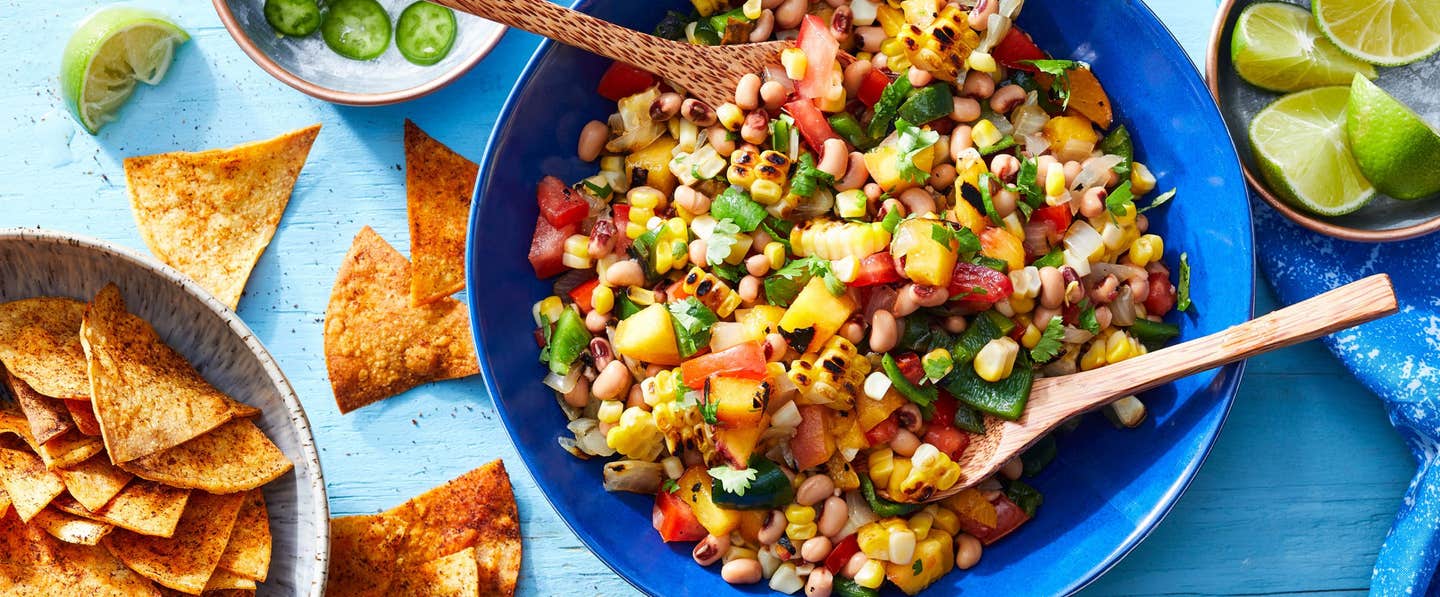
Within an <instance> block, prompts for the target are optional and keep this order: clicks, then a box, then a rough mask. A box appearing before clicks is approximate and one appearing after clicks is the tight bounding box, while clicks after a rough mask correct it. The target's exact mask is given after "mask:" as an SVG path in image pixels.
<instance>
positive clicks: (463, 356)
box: [325, 226, 480, 413]
mask: <svg viewBox="0 0 1440 597" xmlns="http://www.w3.org/2000/svg"><path fill="white" fill-rule="evenodd" d="M409 285H410V263H409V262H407V261H405V257H404V256H402V255H401V254H400V253H399V252H397V251H396V250H395V248H394V247H392V246H390V244H389V243H386V242H385V240H384V239H382V238H380V236H379V235H378V234H376V233H375V231H374V230H371V229H370V227H369V226H366V227H365V228H363V229H361V230H360V233H359V234H357V235H355V242H354V243H353V244H352V245H351V246H350V253H349V254H347V255H346V256H345V262H344V263H343V264H341V266H340V273H339V274H338V275H337V276H336V279H335V287H334V289H332V290H331V291H330V304H329V305H328V306H327V307H326V308H325V365H326V368H327V369H328V370H329V373H330V387H331V389H333V390H334V392H335V402H336V404H337V405H338V406H339V407H340V412H341V413H347V412H350V411H352V410H355V409H357V408H360V407H362V406H365V405H367V404H370V403H372V402H375V401H377V400H382V399H384V398H387V397H390V396H394V395H396V394H399V393H401V392H404V391H405V390H408V389H410V388H413V387H415V386H418V385H420V384H423V383H428V382H432V381H440V380H443V379H454V378H457V377H465V376H469V375H474V374H476V373H478V372H479V371H480V366H479V363H478V362H477V361H476V357H475V345H474V342H473V341H472V340H471V336H470V316H469V314H468V313H466V311H465V306H464V305H462V304H461V303H460V302H459V301H457V300H455V299H452V298H448V297H447V298H442V299H439V300H437V301H435V302H433V303H430V304H428V305H422V306H419V307H413V306H411V305H410V299H409V296H408V292H407V291H406V289H408V288H409Z"/></svg>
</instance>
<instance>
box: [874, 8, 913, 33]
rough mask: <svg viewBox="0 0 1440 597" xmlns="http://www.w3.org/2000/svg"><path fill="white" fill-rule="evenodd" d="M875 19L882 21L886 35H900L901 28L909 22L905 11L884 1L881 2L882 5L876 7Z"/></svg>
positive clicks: (882, 27)
mask: <svg viewBox="0 0 1440 597" xmlns="http://www.w3.org/2000/svg"><path fill="white" fill-rule="evenodd" d="M875 19H876V20H877V21H880V29H882V30H884V31H885V37H895V36H896V35H899V34H900V28H901V27H904V26H906V25H908V24H909V23H906V22H905V13H903V12H901V11H900V9H898V8H895V7H893V6H890V5H888V4H884V3H880V6H878V7H876V9H875Z"/></svg>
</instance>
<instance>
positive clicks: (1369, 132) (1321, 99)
mask: <svg viewBox="0 0 1440 597" xmlns="http://www.w3.org/2000/svg"><path fill="white" fill-rule="evenodd" d="M1391 4H1393V5H1395V6H1393V8H1394V10H1379V9H1378V8H1377V6H1376V4H1375V3H1374V2H1372V1H1371V0H1312V1H1310V2H1305V1H1302V0H1285V1H1255V0H1225V2H1223V3H1222V5H1221V9H1220V13H1219V15H1220V16H1219V17H1218V19H1217V21H1216V23H1215V29H1214V32H1213V34H1212V36H1211V40H1210V51H1209V60H1208V64H1207V69H1206V71H1207V77H1206V78H1207V79H1208V84H1209V86H1210V90H1211V93H1212V94H1214V96H1215V100H1216V101H1217V102H1218V103H1219V104H1220V108H1221V113H1222V114H1223V115H1224V116H1225V120H1226V124H1227V126H1229V128H1230V131H1231V134H1232V135H1233V136H1234V138H1235V139H1236V140H1237V145H1239V147H1237V149H1238V150H1239V153H1240V156H1241V160H1242V162H1243V163H1244V166H1245V174H1246V177H1247V178H1248V179H1249V180H1250V183H1251V185H1252V186H1253V187H1254V188H1255V190H1256V191H1257V193H1258V194H1259V195H1260V196H1261V197H1262V198H1263V199H1265V201H1266V202H1267V203H1269V204H1270V205H1271V206H1272V207H1274V208H1275V209H1276V210H1278V211H1280V212H1281V213H1283V214H1284V215H1285V216H1286V217H1289V218H1290V219H1291V220H1294V221H1295V222H1296V223H1298V224H1300V225H1302V226H1304V227H1306V228H1309V229H1311V230H1314V231H1316V232H1319V233H1322V234H1326V235H1329V236H1334V237H1338V238H1343V239H1347V240H1355V241H1366V242H1383V241H1395V240H1403V239H1407V238H1413V237H1416V236H1420V235H1423V234H1428V233H1430V232H1434V231H1436V230H1440V168H1437V164H1440V128H1437V126H1440V95H1437V94H1435V93H1434V89H1435V83H1436V81H1437V79H1440V53H1437V52H1440V2H1435V1H1434V0H1392V2H1391Z"/></svg>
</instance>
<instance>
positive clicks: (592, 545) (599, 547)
mask: <svg viewBox="0 0 1440 597" xmlns="http://www.w3.org/2000/svg"><path fill="white" fill-rule="evenodd" d="M594 1H595V0H573V2H571V3H570V8H572V9H575V10H581V11H582V12H583V10H584V7H585V6H586V5H588V4H589V3H592V2H594ZM1135 4H1136V5H1137V6H1138V7H1139V10H1140V11H1141V12H1142V14H1143V15H1145V17H1147V18H1148V19H1149V20H1151V21H1152V22H1153V24H1156V25H1158V26H1159V27H1160V30H1161V31H1163V32H1164V33H1165V35H1166V36H1167V37H1168V38H1169V40H1170V44H1168V45H1165V46H1164V48H1163V50H1162V51H1163V52H1165V53H1166V54H1169V55H1170V57H1171V58H1172V59H1174V60H1175V61H1177V62H1183V63H1184V64H1185V65H1186V66H1188V67H1189V71H1188V72H1189V73H1191V74H1192V75H1193V76H1195V77H1196V78H1198V79H1199V80H1200V82H1201V83H1200V86H1201V87H1202V88H1205V84H1204V76H1203V75H1202V74H1201V73H1200V70H1199V69H1198V67H1196V66H1195V63H1194V62H1193V61H1191V60H1190V58H1189V56H1187V55H1186V54H1185V53H1184V50H1183V49H1182V48H1183V47H1182V46H1181V45H1180V41H1179V40H1178V39H1177V38H1176V37H1175V34H1174V33H1173V32H1172V31H1170V28H1169V27H1167V26H1166V25H1165V23H1164V21H1162V20H1160V17H1159V16H1158V15H1156V14H1155V12H1154V11H1153V10H1151V9H1150V7H1149V6H1148V5H1146V4H1145V3H1144V2H1137V3H1135ZM555 44H556V42H555V41H553V40H550V39H543V40H541V42H540V44H539V46H538V47H536V48H535V52H534V53H533V54H531V55H530V58H529V59H528V60H527V61H526V63H525V68H524V69H523V70H522V71H521V72H520V76H519V77H518V78H517V79H516V81H515V84H514V85H513V86H512V87H511V89H510V93H509V94H508V95H507V96H506V98H505V103H504V104H503V105H502V106H501V107H500V111H499V113H498V115H497V117H496V119H495V124H494V125H493V127H492V128H491V133H490V137H489V139H488V140H487V141H486V143H485V150H484V153H483V155H482V157H481V160H480V163H479V171H478V173H477V175H476V177H475V188H474V190H473V192H472V193H471V196H472V201H471V205H470V221H469V228H467V229H468V230H475V229H476V224H477V223H478V222H477V220H478V219H479V217H480V213H481V209H482V207H484V205H483V204H484V203H485V201H486V198H485V197H484V196H483V195H482V194H481V193H480V190H481V189H482V188H483V187H484V186H485V182H486V180H487V179H488V177H489V174H490V172H491V171H492V169H493V167H494V163H493V162H494V159H495V154H496V153H497V152H496V147H497V143H498V139H499V138H500V137H501V135H500V134H498V133H499V132H500V131H502V130H504V129H505V128H506V127H508V126H509V125H510V122H509V121H510V116H511V115H512V113H513V112H514V109H515V107H516V106H517V105H518V98H519V96H520V95H521V93H522V91H523V89H524V83H525V82H526V81H527V80H528V79H529V78H530V77H531V75H533V74H534V73H535V70H536V69H538V68H539V66H540V63H541V62H542V61H543V60H544V59H545V57H546V55H547V54H548V53H549V52H550V50H551V49H552V47H553V46H554V45H555ZM1206 89H1208V88H1206ZM1202 95H1204V97H1205V98H1206V99H1207V100H1208V103H1207V104H1206V105H1207V106H1208V109H1209V110H1210V112H1211V116H1213V117H1214V118H1215V119H1216V120H1219V121H1221V122H1223V116H1222V115H1221V114H1220V109H1219V107H1218V106H1217V105H1216V104H1215V101H1214V98H1213V97H1211V96H1210V94H1209V93H1208V92H1206V93H1203V94H1202ZM1220 130H1221V131H1222V133H1223V135H1224V137H1223V138H1224V141H1225V142H1226V145H1227V146H1228V147H1229V154H1230V159H1231V162H1232V163H1233V167H1234V168H1235V171H1236V172H1241V171H1242V165H1241V162H1240V157H1239V153H1238V152H1237V151H1236V150H1235V140H1234V138H1233V137H1232V136H1231V135H1230V132H1229V130H1228V129H1227V128H1226V127H1224V126H1221V127H1220ZM1242 188H1243V187H1242ZM1241 204H1242V205H1243V206H1244V207H1243V209H1244V221H1245V223H1246V224H1247V225H1246V226H1245V227H1244V231H1245V238H1244V239H1243V240H1244V246H1245V248H1246V249H1247V250H1248V251H1249V254H1250V263H1249V264H1248V265H1249V268H1250V272H1251V275H1250V276H1249V280H1247V282H1248V283H1249V285H1250V299H1249V305H1248V306H1247V309H1246V312H1247V315H1248V317H1249V318H1252V319H1253V318H1254V316H1255V291H1256V290H1255V276H1254V272H1255V267H1256V262H1255V259H1256V256H1255V249H1254V218H1253V213H1252V211H1251V208H1250V202H1249V201H1248V200H1246V201H1242V202H1241ZM476 242H477V239H476V238H475V235H474V234H470V235H469V236H468V237H467V239H466V246H465V270H466V273H467V275H466V278H467V281H469V273H470V272H473V271H475V263H474V262H475V259H476V256H477V255H478V254H479V252H478V248H479V247H478V246H477V245H476ZM466 303H467V305H468V307H469V311H470V328H471V335H472V337H473V338H474V340H475V347H476V354H477V355H478V360H479V362H480V373H481V377H482V379H483V381H484V383H485V391H486V392H488V393H489V394H490V398H491V402H492V403H494V405H495V409H496V410H497V411H499V413H500V419H501V422H502V423H504V426H505V432H506V435H507V436H508V437H509V438H510V443H511V445H513V446H514V447H515V451H516V453H517V454H519V455H520V459H521V460H522V461H524V463H525V466H526V468H527V469H529V470H530V471H531V476H532V477H533V478H534V479H535V483H536V485H537V486H539V489H540V493H541V495H543V496H544V497H545V501H546V503H548V504H549V505H550V507H551V508H552V509H554V510H555V512H556V514H558V515H559V517H560V520H561V521H563V522H564V523H565V526H566V528H569V529H570V532H572V533H574V534H575V536H576V537H578V538H579V539H580V541H581V542H582V543H584V544H585V546H586V548H588V549H589V550H590V551H591V553H593V554H595V556H596V557H597V558H598V559H599V560H600V561H601V562H602V563H604V564H605V566H606V567H608V568H610V570H611V571H612V572H614V573H615V574H616V576H619V577H620V578H622V579H624V580H625V582H627V583H629V584H630V586H632V587H634V588H635V589H636V590H637V591H640V592H641V593H644V594H647V595H657V594H656V593H653V592H651V591H650V590H649V589H648V588H646V587H643V586H641V585H640V583H639V582H638V581H636V580H635V579H632V578H630V577H629V576H627V575H626V574H625V573H624V572H623V571H621V570H620V569H619V568H618V567H617V566H616V565H615V564H613V563H611V562H612V559H613V558H612V554H611V551H610V549H609V548H608V547H606V544H605V542H604V541H601V540H600V539H599V538H597V537H595V536H593V535H591V534H590V533H589V532H586V531H584V530H582V529H580V528H578V527H577V526H576V525H575V523H574V522H572V521H571V520H570V518H569V517H567V516H566V515H565V512H564V511H563V510H562V509H561V508H560V507H559V505H557V504H556V503H555V500H554V499H552V498H551V494H550V492H551V491H556V492H558V491H561V490H562V489H563V488H560V487H558V486H554V485H553V484H552V483H550V482H548V481H547V480H546V477H545V475H542V474H535V470H536V468H535V467H534V466H532V462H531V456H530V453H529V452H528V451H527V450H525V449H524V448H523V446H521V444H520V442H519V440H518V439H517V438H516V437H515V432H514V431H512V429H513V428H514V425H515V421H514V420H513V419H512V418H511V413H510V411H509V409H508V408H507V407H506V405H505V403H504V402H503V401H502V400H499V399H498V398H497V396H499V394H500V391H499V387H498V386H497V384H496V383H495V372H494V371H493V370H492V369H491V367H490V362H489V359H488V358H487V357H486V350H485V346H484V344H483V342H482V335H481V330H480V324H479V321H480V313H479V307H478V305H479V304H478V303H477V302H476V300H475V295H474V294H473V293H471V294H468V295H467V296H466ZM1245 365H1246V363H1245V362H1244V361H1241V362H1239V363H1236V364H1233V365H1227V366H1225V367H1223V368H1221V369H1220V370H1219V373H1218V374H1217V375H1218V376H1221V377H1223V381H1221V384H1222V387H1221V392H1220V393H1221V395H1222V396H1223V400H1222V403H1223V404H1221V405H1220V407H1221V412H1220V416H1219V418H1218V420H1217V421H1216V424H1215V429H1214V430H1213V431H1211V432H1209V434H1208V435H1209V437H1208V438H1207V439H1206V441H1205V445H1204V446H1203V447H1202V448H1201V450H1200V451H1199V453H1198V454H1197V455H1196V456H1195V457H1194V458H1192V459H1191V461H1190V462H1189V463H1188V464H1187V465H1186V466H1185V468H1184V470H1183V471H1182V472H1181V475H1180V477H1181V478H1180V479H1177V481H1178V482H1177V483H1175V484H1173V485H1171V487H1170V489H1169V490H1168V491H1166V492H1165V494H1164V495H1163V496H1162V497H1161V499H1160V501H1159V502H1158V503H1156V504H1155V507H1154V508H1153V509H1152V510H1151V512H1150V515H1149V516H1146V517H1145V518H1144V519H1143V520H1140V521H1138V522H1137V523H1136V527H1135V529H1134V531H1133V532H1131V533H1130V534H1129V535H1128V536H1127V537H1126V538H1125V540H1124V542H1123V543H1121V544H1120V545H1117V546H1116V547H1115V548H1114V549H1113V550H1112V551H1111V552H1110V553H1109V554H1108V555H1106V556H1105V558H1104V560H1103V561H1101V562H1100V563H1099V564H1097V565H1096V566H1095V567H1093V568H1091V569H1090V570H1089V571H1087V572H1086V573H1085V574H1084V575H1083V577H1081V578H1077V579H1075V580H1074V581H1073V582H1071V583H1070V584H1069V586H1067V587H1066V588H1065V590H1064V594H1067V595H1069V594H1074V593H1076V592H1078V591H1080V590H1081V589H1083V588H1085V587H1086V586H1087V585H1089V584H1090V583H1093V582H1095V580H1097V579H1099V578H1100V577H1101V576H1102V575H1104V574H1105V573H1106V572H1108V571H1109V570H1110V569H1111V568H1114V567H1115V565H1116V564H1119V563H1120V560H1122V559H1124V557H1125V556H1126V555H1129V553H1130V552H1131V551H1133V550H1134V549H1135V548H1136V547H1137V546H1139V545H1140V542H1141V541H1144V540H1145V538H1146V537H1148V536H1149V535H1150V533H1152V532H1154V530H1155V528H1156V527H1157V526H1159V524H1160V522H1161V521H1163V520H1164V519H1165V517H1166V516H1167V515H1168V514H1169V513H1170V512H1171V510H1173V509H1174V507H1175V504H1176V502H1177V501H1179V499H1180V496H1181V495H1183V494H1184V493H1185V490H1186V489H1188V488H1189V487H1190V484H1191V483H1192V482H1194V480H1195V475H1196V473H1198V472H1199V470H1200V467H1201V466H1202V465H1204V463H1205V461H1206V459H1208V458H1209V456H1210V452H1211V450H1212V449H1213V448H1214V447H1215V442H1216V441H1218V440H1219V438H1220V432H1221V430H1222V429H1223V428H1224V426H1225V421H1226V420H1227V419H1228V418H1229V416H1230V410H1231V407H1233V406H1234V404H1235V396H1236V394H1237V393H1238V391H1239V388H1240V381H1241V379H1242V378H1243V377H1244V372H1245Z"/></svg>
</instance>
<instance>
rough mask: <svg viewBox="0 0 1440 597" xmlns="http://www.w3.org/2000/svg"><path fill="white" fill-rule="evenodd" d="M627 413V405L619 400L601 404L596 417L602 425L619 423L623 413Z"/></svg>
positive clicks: (605, 401) (606, 401)
mask: <svg viewBox="0 0 1440 597" xmlns="http://www.w3.org/2000/svg"><path fill="white" fill-rule="evenodd" d="M624 412H625V404H624V403H622V402H620V401H619V400H604V401H602V402H600V410H599V411H598V412H596V413H595V417H596V418H597V419H599V420H600V422H601V423H619V422H620V415H621V413H624Z"/></svg>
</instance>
